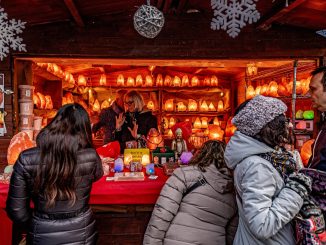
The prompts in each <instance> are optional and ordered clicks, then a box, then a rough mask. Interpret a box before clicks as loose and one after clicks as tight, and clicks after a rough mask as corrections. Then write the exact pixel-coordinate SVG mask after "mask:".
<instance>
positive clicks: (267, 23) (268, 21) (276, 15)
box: [257, 0, 307, 31]
mask: <svg viewBox="0 0 326 245" xmlns="http://www.w3.org/2000/svg"><path fill="white" fill-rule="evenodd" d="M306 1H307V0H294V1H293V2H292V3H290V5H289V6H288V7H281V8H280V9H277V10H276V11H274V12H273V13H271V14H270V15H269V16H268V17H267V18H265V20H263V21H262V22H261V23H260V24H259V25H258V27H257V29H259V30H264V31H266V30H268V29H269V28H270V27H271V25H272V24H273V22H275V21H277V20H279V19H280V18H282V17H283V16H284V15H286V14H287V13H290V12H291V11H292V10H293V9H295V8H296V7H298V6H299V5H301V4H303V3H304V2H306Z"/></svg>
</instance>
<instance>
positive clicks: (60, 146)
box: [7, 104, 103, 245]
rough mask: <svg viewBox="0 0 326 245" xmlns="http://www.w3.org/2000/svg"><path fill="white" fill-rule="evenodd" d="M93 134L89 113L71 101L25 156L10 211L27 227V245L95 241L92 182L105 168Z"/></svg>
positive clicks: (12, 183) (13, 181)
mask: <svg viewBox="0 0 326 245" xmlns="http://www.w3.org/2000/svg"><path fill="white" fill-rule="evenodd" d="M91 135H92V134H91V127H90V121H89V118H88V115H87V112H86V111H85V110H84V109H83V107H82V106H80V105H79V104H67V105H65V106H63V107H62V108H61V109H60V110H59V111H58V113H57V115H56V116H55V118H54V119H53V120H52V121H51V123H50V124H49V125H47V126H46V127H45V128H44V129H42V130H41V132H40V133H39V135H38V137H37V139H36V143H37V147H35V148H31V149H28V150H26V151H24V152H22V153H21V154H20V156H19V158H18V160H17V162H16V163H15V165H14V171H13V174H12V177H11V180H10V188H9V194H8V199H7V213H8V216H9V217H10V218H11V219H12V220H13V221H14V222H17V223H22V224H25V225H26V229H27V231H28V233H27V244H46V245H50V244H96V240H97V231H96V229H95V220H94V218H93V215H92V211H91V209H90V208H89V206H88V202H89V198H90V192H91V188H92V183H93V182H94V181H96V180H98V179H99V178H101V176H102V175H103V170H102V166H101V160H100V158H99V156H98V155H97V153H96V151H95V150H94V149H93V148H92V137H91ZM31 200H32V201H33V203H34V210H32V209H31V208H30V201H31Z"/></svg>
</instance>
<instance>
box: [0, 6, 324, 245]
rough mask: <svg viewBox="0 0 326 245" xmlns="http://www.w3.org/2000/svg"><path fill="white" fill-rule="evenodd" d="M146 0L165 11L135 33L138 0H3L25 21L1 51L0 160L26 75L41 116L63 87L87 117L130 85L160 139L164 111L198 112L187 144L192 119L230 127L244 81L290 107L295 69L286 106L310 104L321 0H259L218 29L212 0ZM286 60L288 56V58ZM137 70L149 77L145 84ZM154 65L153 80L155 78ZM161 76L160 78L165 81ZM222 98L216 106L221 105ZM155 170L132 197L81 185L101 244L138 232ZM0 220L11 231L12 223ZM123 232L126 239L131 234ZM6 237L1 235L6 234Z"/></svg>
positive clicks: (200, 131) (50, 111)
mask: <svg viewBox="0 0 326 245" xmlns="http://www.w3.org/2000/svg"><path fill="white" fill-rule="evenodd" d="M150 2H151V4H152V5H153V6H156V7H157V8H158V9H160V10H161V11H162V12H163V14H164V16H165V24H164V26H163V28H162V31H161V32H160V33H159V34H158V36H157V37H156V38H154V39H146V38H144V37H142V36H140V35H139V34H138V33H137V32H136V31H135V29H134V26H133V19H132V17H133V15H134V13H135V11H136V10H137V8H138V7H139V6H140V5H141V4H144V3H145V1H137V0H134V1H130V0H128V1H101V0H94V1H77V0H75V1H73V0H65V1H58V0H51V1H32V2H31V1H25V2H24V1H23V2H22V1H16V0H11V1H1V7H3V8H4V10H5V11H6V12H7V13H8V16H9V18H16V19H21V20H22V21H26V22H27V24H26V28H25V29H24V32H23V34H22V37H23V42H24V43H25V44H26V49H27V52H25V53H23V52H18V51H12V50H10V53H9V54H8V56H7V57H5V58H4V60H3V61H1V62H0V78H1V75H2V77H3V86H4V89H9V90H12V91H13V92H14V93H13V94H12V95H10V94H8V95H7V94H4V95H3V96H2V93H0V95H1V96H2V97H0V98H1V100H3V109H2V108H0V112H1V114H0V119H1V118H3V120H2V122H1V121H0V128H4V126H3V125H5V127H6V133H5V134H4V135H3V136H0V172H2V171H3V169H4V167H5V166H7V163H8V162H7V149H8V145H9V143H10V140H11V139H12V138H13V136H14V135H15V134H16V133H17V132H19V130H20V129H21V125H20V124H21V123H22V122H24V121H28V120H29V119H28V118H27V119H26V118H25V119H24V118H22V117H20V115H19V114H21V108H20V102H19V100H20V99H21V98H19V96H20V95H19V94H20V92H19V91H20V89H19V85H29V86H34V87H35V90H34V92H35V94H36V95H37V96H38V100H37V101H35V105H34V103H33V106H32V107H33V108H32V111H33V114H34V116H41V117H42V121H43V125H44V124H45V123H46V120H50V119H51V117H53V115H54V114H55V112H56V110H57V109H58V108H59V107H60V106H61V105H62V104H63V103H66V102H67V100H68V99H69V100H70V101H71V100H74V101H78V102H80V103H84V104H85V106H86V107H87V109H88V110H89V113H90V115H91V116H92V120H96V117H97V115H98V112H99V108H101V106H103V107H104V106H105V104H106V103H109V101H108V100H111V101H112V99H114V92H115V91H116V90H117V89H119V88H121V87H124V88H127V89H136V90H138V91H140V92H141V93H142V95H143V96H144V98H145V101H146V104H147V105H148V107H150V106H153V111H154V113H155V114H156V115H157V116H158V118H159V122H160V129H161V130H162V133H163V134H164V135H165V140H166V144H170V139H171V136H170V132H169V130H170V128H169V127H170V123H171V122H172V124H173V120H171V118H173V119H175V121H177V120H179V121H185V120H187V119H188V120H189V122H191V124H192V126H193V127H194V128H195V122H196V121H197V122H198V124H199V122H200V124H201V126H200V127H198V128H197V129H196V130H194V132H193V138H192V142H191V144H192V146H193V148H196V147H198V146H199V145H200V144H201V143H202V142H203V140H205V139H207V137H208V135H206V134H207V131H206V132H205V130H206V128H205V127H206V126H204V127H202V125H203V120H204V119H203V118H207V119H205V120H204V121H212V122H213V123H214V119H215V118H217V119H218V120H219V123H220V126H221V127H222V130H223V132H224V136H226V138H227V137H229V136H228V132H227V130H226V127H227V121H228V120H229V118H230V117H231V116H232V114H233V113H234V110H235V108H236V106H237V105H239V104H240V103H241V102H243V101H244V100H245V99H246V98H249V97H250V96H251V95H250V94H249V92H250V91H251V93H252V92H253V91H254V92H255V93H256V91H258V90H259V89H258V88H259V87H260V88H262V87H264V86H265V87H267V86H268V88H270V89H269V91H273V88H274V87H275V83H276V84H277V86H278V92H277V94H273V92H270V93H271V94H270V95H272V96H276V97H279V98H281V99H282V100H283V101H285V102H286V103H287V105H288V106H289V108H292V104H291V103H292V99H291V88H292V87H291V84H293V81H298V82H299V81H300V82H301V83H303V84H304V85H305V86H302V87H301V88H299V84H298V83H297V85H298V88H299V89H301V91H300V90H299V89H298V90H297V93H298V94H299V96H298V99H297V100H296V108H295V112H296V111H297V110H300V109H301V110H302V111H307V110H310V109H311V103H310V98H309V94H308V93H307V91H306V88H307V81H309V72H311V71H312V70H313V69H314V68H315V67H317V66H320V65H325V64H326V48H325V47H326V38H324V37H323V36H321V35H319V34H316V31H317V30H321V29H325V21H324V16H325V14H326V4H325V2H324V1H323V0H293V1H287V2H288V4H289V6H285V1H284V0H276V1H258V2H256V4H257V10H258V11H259V12H260V20H257V22H255V23H254V24H248V23H247V26H245V27H244V28H242V29H241V31H240V33H238V36H236V37H231V36H229V35H228V34H227V32H226V31H224V30H212V29H211V21H212V17H213V9H212V7H211V6H210V1H196V0H180V1H168V0H162V1H161V0H158V1H150ZM135 6H136V7H135ZM27 10H28V11H27ZM295 61H298V66H297V68H296V69H294V62H295ZM252 64H253V65H252ZM250 67H251V68H252V67H256V68H258V71H257V73H255V72H253V73H251V72H249V71H248V70H249V68H250ZM294 70H296V71H297V74H296V76H294V75H293V74H294ZM119 75H122V76H123V77H124V85H123V86H122V85H121V84H119V83H117V82H118V77H119ZM160 75H161V76H160ZM140 76H141V77H142V81H143V84H145V85H144V86H143V84H142V86H135V87H134V86H133V85H132V82H131V79H130V84H127V83H128V77H130V78H133V79H134V84H136V80H137V77H138V78H139V79H138V81H139V80H140ZM146 77H149V78H148V79H147V80H148V83H147V85H148V86H147V85H146ZM161 77H162V80H163V86H161V85H158V84H160V83H157V81H160V79H161ZM186 77H188V81H189V84H190V85H191V82H192V80H194V84H195V80H196V79H194V77H197V78H198V83H199V84H197V86H189V87H188V85H187V83H186V81H187V79H186ZM104 78H105V79H104ZM120 78H121V76H120ZM150 78H151V79H152V85H150V84H151V83H150V82H149V81H150ZM216 78H217V80H218V83H217V84H216V83H215V81H216ZM165 80H167V81H169V82H166V84H164V81H165ZM208 80H209V83H208ZM104 81H105V82H104ZM212 81H213V82H212ZM182 82H184V83H182ZM180 83H181V84H180ZM179 84H180V86H179ZM194 84H193V85H194ZM1 85H2V84H1V81H0V86H1ZM300 86H301V84H300ZM266 91H267V90H266ZM266 91H265V92H266ZM274 91H275V90H274ZM280 91H282V92H281V93H280ZM247 93H248V94H247ZM268 93H269V92H266V95H269V94H268ZM45 96H48V97H45ZM171 99H173V100H174V101H173V103H174V104H173V107H172V109H168V108H169V107H168V106H167V107H165V106H166V105H168V102H169V100H171ZM1 100H0V101H1ZM106 101H107V102H106ZM193 101H195V102H196V103H197V110H192V109H190V108H189V106H190V105H191V102H193ZM204 101H205V103H204ZM220 101H222V102H223V108H222V106H220V107H219V104H220V105H221V104H222V103H220ZM150 102H153V103H150ZM178 103H179V104H178ZM205 104H206V105H207V108H208V109H206V105H205ZM176 105H178V106H176ZM202 105H204V106H203V107H202V108H201V106H202ZM0 106H1V103H0ZM209 108H211V109H209ZM214 109H215V110H214ZM291 110H292V109H291ZM5 114H6V116H4V115H5ZM315 114H316V116H315V118H314V120H312V122H313V127H311V120H310V121H308V123H307V122H306V121H304V123H300V122H298V124H299V123H300V124H299V125H300V127H302V128H301V129H300V130H301V131H298V132H297V133H298V136H299V138H298V139H299V140H301V141H300V142H301V143H300V144H298V147H300V146H301V145H302V143H303V142H304V141H305V140H307V139H308V138H311V137H313V134H314V133H315V132H316V121H317V120H318V114H317V113H316V112H315ZM291 115H293V113H291V112H289V115H288V116H291ZM197 118H198V120H197ZM300 120H301V119H300ZM302 124H304V125H302ZM196 125H197V124H196ZM204 125H205V123H204ZM311 129H312V130H311ZM33 131H34V130H33ZM34 133H35V132H33V134H34ZM196 133H197V134H196ZM0 134H1V133H0ZM226 140H227V139H226ZM95 142H96V144H97V145H98V146H99V145H100V144H101V135H100V134H99V135H97V138H96V140H95ZM297 142H298V141H297ZM165 179H166V176H165V175H164V174H162V175H161V178H159V179H158V180H157V181H156V182H155V181H154V182H149V181H148V180H147V179H146V180H145V181H146V182H144V183H143V184H145V183H151V184H148V185H146V186H147V189H146V188H144V190H145V192H147V191H148V192H147V193H145V194H146V195H149V199H146V200H147V201H146V202H145V203H139V202H137V200H136V199H137V198H138V201H139V200H140V199H143V196H141V195H138V196H137V195H136V196H131V197H130V195H129V194H128V192H127V191H125V192H124V193H120V194H119V195H120V197H123V196H127V197H130V198H131V199H129V201H128V200H125V199H123V198H122V201H120V202H114V201H110V200H111V199H110V198H111V197H109V196H106V195H104V194H103V192H101V191H104V190H106V191H107V193H109V194H110V193H111V194H112V193H113V194H116V193H115V192H114V186H112V189H111V190H107V189H106V188H110V185H106V184H107V183H106V182H105V180H101V182H100V183H98V184H97V187H95V190H93V192H92V197H91V202H92V204H93V205H97V206H96V207H95V206H94V210H95V211H96V217H97V218H98V222H99V227H100V242H101V243H100V244H140V242H141V240H142V234H143V232H144V229H145V226H146V224H147V221H148V219H149V217H150V214H151V210H152V207H153V205H154V203H155V199H156V197H157V196H158V194H159V190H160V188H161V186H162V185H163V184H164V181H165ZM1 185H2V186H0V208H1V212H0V215H1V217H0V219H1V222H4V223H6V222H7V223H6V224H7V225H8V224H10V223H9V222H8V219H7V218H6V217H5V213H4V202H5V199H6V195H7V191H8V185H6V184H1ZM101 185H103V186H104V187H103V186H102V187H101ZM137 185H139V183H138V184H137ZM134 187H135V188H136V186H134ZM128 188H130V186H129V187H127V188H126V189H128ZM118 189H119V188H118ZM112 190H113V192H110V191H112ZM99 193H100V194H99ZM109 194H108V195H109ZM143 194H144V193H143ZM101 198H103V199H105V201H104V202H103V199H101ZM101 200H102V201H101ZM135 200H136V201H135ZM98 205H101V206H98ZM109 205H110V206H109ZM110 222H111V223H110ZM1 224H3V223H1ZM106 226H109V227H110V228H109V229H106V228H105V227H106ZM7 228H8V227H7ZM108 230H109V231H108ZM2 232H6V233H7V234H10V229H9V231H8V230H5V229H3V230H2ZM114 234H115V235H114ZM132 236H134V237H135V239H134V240H132V239H130V237H132ZM5 242H7V243H10V241H9V240H5ZM119 242H120V243H119Z"/></svg>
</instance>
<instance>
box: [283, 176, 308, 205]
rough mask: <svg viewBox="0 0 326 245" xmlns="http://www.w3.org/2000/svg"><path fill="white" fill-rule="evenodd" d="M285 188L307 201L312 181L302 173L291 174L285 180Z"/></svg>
mask: <svg viewBox="0 0 326 245" xmlns="http://www.w3.org/2000/svg"><path fill="white" fill-rule="evenodd" d="M285 187H286V188H289V189H291V190H293V191H295V192H296V193H298V194H299V195H300V196H301V198H302V199H307V198H308V196H309V193H310V192H311V190H312V181H311V179H310V178H309V177H308V176H306V175H304V174H302V173H292V174H291V175H290V176H289V178H288V179H287V181H286V184H285Z"/></svg>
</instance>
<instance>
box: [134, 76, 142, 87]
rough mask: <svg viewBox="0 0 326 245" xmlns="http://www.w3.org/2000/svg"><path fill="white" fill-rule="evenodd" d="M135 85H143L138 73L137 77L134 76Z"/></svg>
mask: <svg viewBox="0 0 326 245" xmlns="http://www.w3.org/2000/svg"><path fill="white" fill-rule="evenodd" d="M135 85H136V87H141V86H143V77H142V76H141V75H140V74H138V75H137V77H136V84H135Z"/></svg>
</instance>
